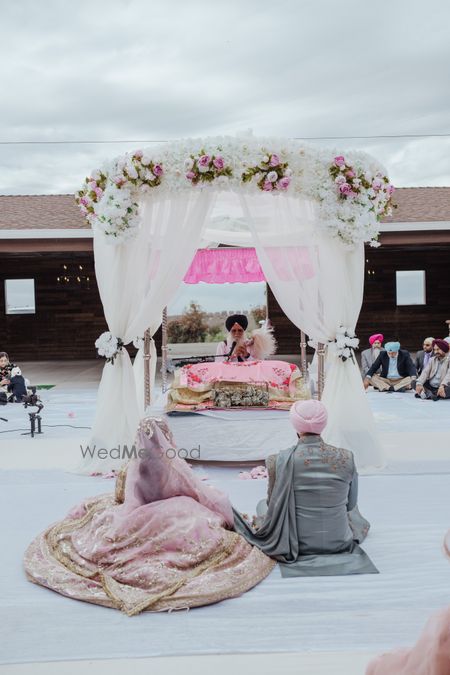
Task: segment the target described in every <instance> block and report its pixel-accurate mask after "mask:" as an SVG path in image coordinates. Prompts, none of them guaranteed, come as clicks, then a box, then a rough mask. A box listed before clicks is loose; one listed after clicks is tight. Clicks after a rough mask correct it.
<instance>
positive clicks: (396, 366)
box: [364, 342, 416, 391]
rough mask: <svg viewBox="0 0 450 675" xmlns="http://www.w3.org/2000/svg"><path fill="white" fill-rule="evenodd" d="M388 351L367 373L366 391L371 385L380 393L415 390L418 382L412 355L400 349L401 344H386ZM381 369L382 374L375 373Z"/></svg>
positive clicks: (365, 380)
mask: <svg viewBox="0 0 450 675" xmlns="http://www.w3.org/2000/svg"><path fill="white" fill-rule="evenodd" d="M384 348H385V350H386V351H384V352H381V353H380V355H379V356H378V358H377V359H376V360H375V361H374V362H373V364H372V366H371V367H370V368H369V370H368V371H367V373H366V376H365V378H364V389H367V387H368V386H369V384H371V385H372V386H373V387H375V389H378V390H379V391H407V390H408V389H413V388H414V386H415V380H416V367H415V365H414V363H413V360H412V358H411V355H410V353H409V352H408V351H407V350H406V349H400V342H386V343H385V345H384ZM380 367H381V373H380V374H379V375H376V374H375V373H376V372H377V371H378V369H379V368H380Z"/></svg>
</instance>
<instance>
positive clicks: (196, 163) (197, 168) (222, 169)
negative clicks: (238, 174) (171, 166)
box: [185, 148, 233, 185]
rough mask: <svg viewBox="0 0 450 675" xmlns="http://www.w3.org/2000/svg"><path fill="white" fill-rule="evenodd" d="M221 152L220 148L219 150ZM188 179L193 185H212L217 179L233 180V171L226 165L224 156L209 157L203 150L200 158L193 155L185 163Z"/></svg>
mask: <svg viewBox="0 0 450 675" xmlns="http://www.w3.org/2000/svg"><path fill="white" fill-rule="evenodd" d="M218 150H219V152H220V148H218ZM185 168H186V169H187V171H186V174H185V176H186V178H187V180H188V181H190V182H191V183H192V185H198V184H199V183H212V182H213V181H214V180H216V178H222V177H223V178H231V176H232V175H233V171H232V169H231V167H230V166H227V165H226V164H225V160H224V158H223V157H222V155H208V154H207V153H206V152H205V151H204V150H203V149H202V150H200V153H199V155H198V156H196V155H191V156H190V157H189V158H187V159H186V161H185Z"/></svg>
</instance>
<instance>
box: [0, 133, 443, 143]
mask: <svg viewBox="0 0 450 675" xmlns="http://www.w3.org/2000/svg"><path fill="white" fill-rule="evenodd" d="M449 137H450V133H446V134H379V135H374V136H294V137H293V140H294V141H337V140H340V141H342V140H372V139H383V138H393V139H395V138H449ZM172 140H176V139H172ZM170 142H171V141H169V140H168V139H158V140H155V139H151V140H145V139H133V140H113V141H105V140H103V141H0V145H108V144H115V143H118V144H120V143H127V144H132V143H170Z"/></svg>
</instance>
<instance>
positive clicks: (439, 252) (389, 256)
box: [268, 244, 450, 354]
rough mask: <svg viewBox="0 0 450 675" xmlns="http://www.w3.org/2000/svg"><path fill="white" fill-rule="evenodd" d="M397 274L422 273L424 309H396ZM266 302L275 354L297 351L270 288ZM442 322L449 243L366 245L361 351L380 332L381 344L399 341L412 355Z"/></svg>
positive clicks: (449, 314)
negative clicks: (399, 272)
mask: <svg viewBox="0 0 450 675" xmlns="http://www.w3.org/2000/svg"><path fill="white" fill-rule="evenodd" d="M401 270H425V280H426V281H425V283H426V305H409V306H399V307H398V306H397V305H396V275H395V273H396V271H401ZM369 271H370V272H371V273H370V274H369ZM372 272H373V273H372ZM268 302H269V317H270V319H271V321H272V323H273V325H274V328H275V335H276V338H277V341H278V345H279V350H278V351H279V352H280V353H286V354H292V353H297V352H298V351H299V331H298V330H297V328H296V327H295V326H294V325H293V324H292V323H291V322H290V321H289V319H287V317H286V316H284V314H283V312H282V311H281V309H280V307H279V305H278V303H277V301H276V300H275V298H274V296H273V294H272V293H271V292H270V290H269V294H268ZM447 319H450V245H449V244H443V245H440V246H438V245H436V246H433V245H427V246H424V245H420V246H419V245H417V246H414V245H408V246H400V245H399V246H381V247H380V248H376V249H374V248H370V247H367V249H366V271H365V287H364V301H363V306H362V309H361V314H360V317H359V321H358V325H357V328H356V333H357V336H358V337H359V339H360V344H361V349H365V348H366V346H368V338H369V336H370V335H372V334H373V333H375V332H377V333H378V332H380V333H383V335H384V336H385V339H386V340H399V341H400V343H401V344H402V346H403V347H404V348H405V349H409V350H410V351H413V352H414V351H416V350H417V349H420V348H421V345H422V341H423V338H424V337H427V336H429V335H432V336H434V337H445V336H446V335H447V334H448V328H447V326H446V323H445V321H446V320H447Z"/></svg>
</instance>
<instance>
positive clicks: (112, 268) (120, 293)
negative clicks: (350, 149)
mask: <svg viewBox="0 0 450 675" xmlns="http://www.w3.org/2000/svg"><path fill="white" fill-rule="evenodd" d="M393 190H394V188H393V186H392V185H391V184H390V183H389V180H388V178H387V175H386V171H385V170H384V168H383V167H382V166H381V165H380V164H379V163H378V162H377V161H376V160H374V159H373V158H372V157H370V156H369V155H367V154H365V153H348V154H346V155H345V156H344V155H342V154H336V152H333V151H329V150H323V149H320V150H316V149H313V148H311V147H308V146H304V145H302V144H300V143H298V142H296V141H292V140H287V139H276V138H254V137H248V138H227V137H225V138H222V137H221V138H204V139H189V140H182V141H173V142H170V143H166V144H161V145H155V146H152V147H151V148H146V149H144V150H137V151H135V152H132V153H128V154H126V155H123V156H121V157H118V158H116V159H114V160H112V161H110V162H108V163H106V164H105V165H104V166H102V167H101V168H100V169H98V170H96V171H93V172H92V174H91V175H90V176H89V177H88V178H86V181H85V184H84V186H83V189H82V190H81V191H80V192H78V194H77V201H78V203H79V206H80V208H81V210H82V212H83V213H84V215H85V216H86V218H87V219H88V221H89V222H90V223H91V225H92V227H93V231H94V255H95V267H96V275H97V281H98V286H99V291H100V297H101V299H102V303H103V307H104V311H105V317H106V321H107V323H108V328H109V333H108V334H106V335H104V336H102V338H101V339H100V340H99V341H97V346H98V348H99V353H102V354H103V355H104V356H105V357H106V358H107V362H106V364H105V367H104V371H103V376H102V380H101V383H100V387H99V393H98V401H97V410H96V417H95V422H94V428H93V439H92V440H93V442H95V443H97V444H98V445H101V446H102V447H117V445H119V444H120V445H123V444H125V443H126V444H128V445H130V444H132V442H133V440H134V434H135V431H136V428H137V424H138V421H139V418H140V417H141V416H142V415H143V414H144V400H143V374H142V373H143V354H142V349H140V350H139V352H138V356H137V357H136V359H135V363H134V366H132V365H131V361H130V358H129V355H128V352H127V351H126V349H123V346H124V345H126V344H129V343H131V342H133V341H136V339H138V340H139V339H140V338H142V337H143V335H144V333H145V331H149V332H150V334H151V335H154V333H155V332H156V330H157V329H158V328H159V326H160V324H161V317H162V310H163V308H164V307H166V306H167V304H169V302H170V300H171V299H172V298H173V296H174V295H175V293H176V291H177V289H178V287H179V285H180V283H181V281H182V279H183V277H184V275H185V273H186V271H187V270H188V268H189V265H190V264H191V262H192V259H193V257H194V255H195V252H196V251H197V249H198V248H201V247H202V246H205V245H206V243H207V242H215V243H227V244H234V245H238V246H239V245H250V246H253V247H254V248H255V249H256V252H257V256H258V260H259V263H260V265H261V267H262V269H263V272H264V275H265V277H266V279H267V281H268V283H269V285H270V287H271V289H272V291H273V293H274V295H275V297H276V299H277V301H278V303H279V304H280V306H281V308H282V309H283V311H284V312H285V314H286V315H287V316H288V318H289V319H290V320H291V321H292V322H293V323H294V324H295V325H296V326H297V327H298V328H299V329H300V330H303V331H304V332H305V333H306V334H307V335H308V336H309V338H310V340H312V341H313V342H316V343H325V344H328V346H329V349H328V371H327V378H326V382H325V388H324V392H323V397H322V400H323V401H324V403H325V405H326V406H327V409H328V414H329V418H328V425H327V428H326V432H325V434H324V437H325V440H326V441H328V442H329V443H332V444H334V445H338V446H341V447H347V448H349V449H351V450H353V452H354V454H355V458H356V461H357V463H358V465H359V467H360V468H363V467H369V466H380V465H381V464H382V453H381V449H380V447H379V443H378V440H377V438H376V434H375V431H374V425H373V418H372V414H371V412H370V409H369V407H368V404H367V401H366V398H365V395H364V391H363V387H362V382H361V377H360V374H359V370H358V368H357V365H356V361H355V360H354V359H353V348H354V347H356V346H357V339H356V337H355V336H354V330H355V326H356V322H357V319H358V315H359V312H360V308H361V304H362V298H363V285H364V243H365V242H371V244H372V245H378V244H377V241H376V240H377V235H378V229H379V226H378V223H379V219H380V218H381V217H382V216H383V215H385V214H389V213H390V209H391V195H392V192H393ZM150 355H151V361H150V363H151V366H152V378H151V379H152V382H153V381H154V374H155V367H156V349H155V347H154V343H153V340H152V342H151V350H150ZM102 466H103V467H104V468H106V467H105V465H104V464H102ZM86 468H87V467H86ZM107 468H108V469H110V468H112V467H107Z"/></svg>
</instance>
